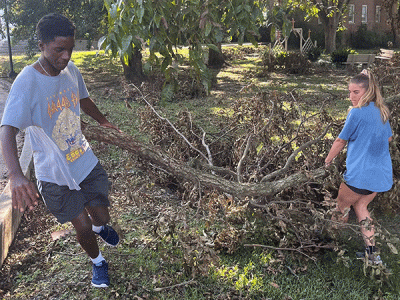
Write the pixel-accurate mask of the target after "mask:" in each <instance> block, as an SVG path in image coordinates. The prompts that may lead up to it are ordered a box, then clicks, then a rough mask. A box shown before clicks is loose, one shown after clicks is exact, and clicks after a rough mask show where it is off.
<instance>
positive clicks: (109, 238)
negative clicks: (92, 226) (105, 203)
mask: <svg viewBox="0 0 400 300" xmlns="http://www.w3.org/2000/svg"><path fill="white" fill-rule="evenodd" d="M95 233H96V234H97V235H99V236H100V237H101V238H102V239H103V241H104V242H105V243H106V244H107V245H109V246H112V247H115V246H117V245H118V243H119V236H118V233H117V232H116V231H115V230H114V229H113V228H112V227H111V226H108V225H104V226H103V229H102V230H101V231H100V232H99V233H97V232H95Z"/></svg>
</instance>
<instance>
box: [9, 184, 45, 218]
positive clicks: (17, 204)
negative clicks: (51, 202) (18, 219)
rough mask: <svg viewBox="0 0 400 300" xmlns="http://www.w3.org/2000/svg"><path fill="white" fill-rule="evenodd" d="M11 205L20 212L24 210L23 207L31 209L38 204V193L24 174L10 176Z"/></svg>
mask: <svg viewBox="0 0 400 300" xmlns="http://www.w3.org/2000/svg"><path fill="white" fill-rule="evenodd" d="M10 187H11V197H12V206H13V208H14V209H18V210H19V211H20V212H24V210H25V208H26V207H28V208H29V210H33V209H34V208H35V206H36V205H37V204H38V199H39V193H38V191H37V189H36V186H35V185H34V184H33V182H32V181H29V180H28V179H27V178H26V177H25V176H17V177H14V178H10Z"/></svg>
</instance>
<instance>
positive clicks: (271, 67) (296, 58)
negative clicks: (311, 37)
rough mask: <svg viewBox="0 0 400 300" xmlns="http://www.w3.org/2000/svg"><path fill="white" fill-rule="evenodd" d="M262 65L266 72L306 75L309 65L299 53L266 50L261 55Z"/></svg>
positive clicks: (305, 58)
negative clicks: (276, 71)
mask: <svg viewBox="0 0 400 300" xmlns="http://www.w3.org/2000/svg"><path fill="white" fill-rule="evenodd" d="M262 61H263V65H264V66H265V67H266V68H267V70H268V71H270V72H271V71H275V70H282V71H285V72H286V73H289V74H307V73H309V71H310V67H311V63H310V61H309V60H308V59H307V57H306V56H304V55H302V54H300V53H299V52H286V51H274V50H270V49H267V50H266V51H264V53H263V54H262Z"/></svg>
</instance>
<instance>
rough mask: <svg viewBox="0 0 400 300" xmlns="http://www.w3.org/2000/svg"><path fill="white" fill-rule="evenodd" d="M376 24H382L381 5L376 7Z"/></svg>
mask: <svg viewBox="0 0 400 300" xmlns="http://www.w3.org/2000/svg"><path fill="white" fill-rule="evenodd" d="M375 22H376V23H380V22H381V7H380V6H379V5H377V6H376V10H375Z"/></svg>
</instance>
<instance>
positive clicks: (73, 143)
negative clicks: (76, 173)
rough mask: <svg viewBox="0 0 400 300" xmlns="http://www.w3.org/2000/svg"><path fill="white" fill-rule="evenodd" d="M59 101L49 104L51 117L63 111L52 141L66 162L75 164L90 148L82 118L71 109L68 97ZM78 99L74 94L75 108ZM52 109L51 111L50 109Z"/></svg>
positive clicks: (53, 132)
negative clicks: (83, 134)
mask: <svg viewBox="0 0 400 300" xmlns="http://www.w3.org/2000/svg"><path fill="white" fill-rule="evenodd" d="M61 99H62V100H61V101H60V98H58V99H57V104H55V103H54V101H52V102H51V104H50V102H49V104H48V106H49V111H48V112H49V116H50V118H52V117H53V116H54V115H57V114H55V113H56V112H59V111H61V113H60V114H58V116H57V120H56V122H55V125H54V128H53V131H52V139H53V140H54V142H55V143H56V144H57V146H58V147H59V148H60V150H61V151H63V152H64V153H65V151H68V152H67V154H66V155H65V157H66V160H67V162H68V163H70V162H74V161H75V160H77V159H78V158H79V157H81V156H82V154H84V153H85V152H86V150H87V149H88V147H89V144H88V143H87V142H84V141H85V139H83V136H82V131H81V127H80V118H79V116H78V115H76V114H75V113H74V112H73V111H72V110H71V109H70V107H71V105H70V102H69V100H68V98H67V97H66V96H62V98H61ZM76 99H78V98H77V97H76V96H75V94H74V93H72V99H71V100H72V103H73V107H74V108H75V107H76V106H77V104H78V102H77V101H76ZM50 108H51V109H50Z"/></svg>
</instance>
